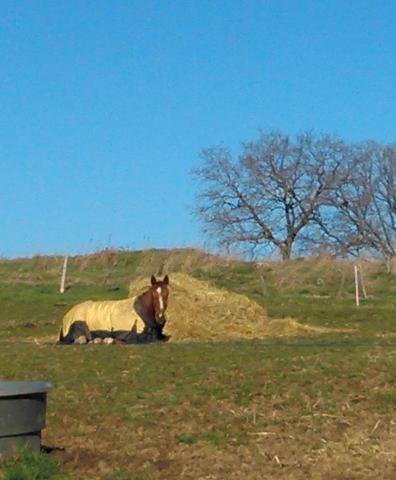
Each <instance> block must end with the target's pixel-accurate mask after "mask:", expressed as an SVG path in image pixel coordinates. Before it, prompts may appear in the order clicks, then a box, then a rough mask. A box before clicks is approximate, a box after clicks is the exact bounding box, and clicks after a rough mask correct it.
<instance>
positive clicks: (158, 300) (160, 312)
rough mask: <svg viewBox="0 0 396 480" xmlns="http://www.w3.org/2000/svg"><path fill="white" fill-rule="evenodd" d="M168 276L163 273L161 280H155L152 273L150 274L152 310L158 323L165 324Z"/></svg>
mask: <svg viewBox="0 0 396 480" xmlns="http://www.w3.org/2000/svg"><path fill="white" fill-rule="evenodd" d="M168 285H169V277H168V275H165V277H164V279H163V280H157V279H156V278H155V276H154V275H151V287H150V293H151V301H152V307H153V311H154V317H155V321H156V322H157V323H158V324H159V325H164V324H165V321H166V319H165V311H166V308H167V306H168V297H169V288H168Z"/></svg>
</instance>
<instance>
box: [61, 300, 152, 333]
mask: <svg viewBox="0 0 396 480" xmlns="http://www.w3.org/2000/svg"><path fill="white" fill-rule="evenodd" d="M135 298H136V297H134V298H127V299H125V300H105V301H97V302H93V301H91V300H90V301H87V302H83V303H79V304H78V305H75V306H74V307H73V308H71V310H69V311H68V312H67V313H66V315H65V316H64V317H63V320H62V326H61V330H62V334H63V336H66V335H67V333H68V332H69V329H70V327H71V325H72V323H73V322H76V321H77V320H82V321H85V322H86V323H87V325H88V328H89V330H91V331H93V330H108V331H112V330H132V329H133V328H134V329H135V331H136V332H137V333H141V332H142V331H143V330H144V322H143V320H142V319H141V318H140V317H139V315H138V314H137V313H136V312H135V309H134V307H133V304H134V302H135Z"/></svg>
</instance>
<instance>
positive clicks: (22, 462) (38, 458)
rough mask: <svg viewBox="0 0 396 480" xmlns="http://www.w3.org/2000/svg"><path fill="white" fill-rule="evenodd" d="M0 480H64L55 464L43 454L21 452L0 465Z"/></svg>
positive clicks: (63, 475)
mask: <svg viewBox="0 0 396 480" xmlns="http://www.w3.org/2000/svg"><path fill="white" fill-rule="evenodd" d="M0 467H1V471H0V479H1V480H66V479H67V478H69V477H68V476H66V474H65V473H64V472H61V469H60V468H59V465H58V464H57V462H56V461H55V460H54V459H53V458H50V457H49V456H48V455H45V454H32V453H30V452H28V451H23V450H21V451H20V452H18V453H16V454H15V455H13V456H12V457H10V458H7V459H6V460H4V461H3V462H2V464H0Z"/></svg>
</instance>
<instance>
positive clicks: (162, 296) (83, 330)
mask: <svg viewBox="0 0 396 480" xmlns="http://www.w3.org/2000/svg"><path fill="white" fill-rule="evenodd" d="M168 286H169V277H168V275H165V277H164V279H163V280H157V279H156V278H155V276H154V275H152V276H151V286H150V287H149V288H148V289H147V290H146V291H144V292H143V293H142V294H140V295H138V296H137V297H135V298H128V299H126V300H113V301H99V302H92V301H88V302H83V303H81V304H79V305H76V306H74V307H73V308H72V309H71V310H70V311H69V312H68V313H67V314H66V315H65V316H64V318H63V321H62V328H61V331H60V335H59V342H58V343H62V344H70V343H74V341H75V340H76V339H77V338H78V337H81V336H85V337H86V338H87V340H88V341H90V340H94V339H95V338H98V337H99V338H106V337H111V338H115V339H118V340H121V341H124V342H126V343H147V342H151V341H156V340H165V339H167V337H165V335H163V334H162V330H163V328H164V326H165V322H166V317H165V311H166V308H167V306H168V297H169V288H168ZM87 331H88V332H89V333H90V338H88V336H87Z"/></svg>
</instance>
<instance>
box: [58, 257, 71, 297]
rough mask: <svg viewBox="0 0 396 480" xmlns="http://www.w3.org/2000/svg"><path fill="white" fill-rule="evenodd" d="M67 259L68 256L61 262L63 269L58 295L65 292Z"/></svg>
mask: <svg viewBox="0 0 396 480" xmlns="http://www.w3.org/2000/svg"><path fill="white" fill-rule="evenodd" d="M68 259H69V256H68V255H66V257H65V260H64V261H63V268H62V278H61V284H60V289H59V291H60V293H64V292H65V282H66V271H67V261H68Z"/></svg>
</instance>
